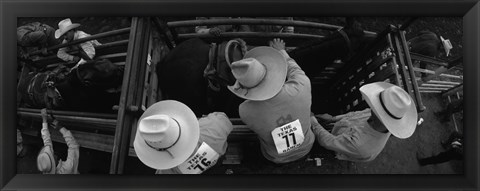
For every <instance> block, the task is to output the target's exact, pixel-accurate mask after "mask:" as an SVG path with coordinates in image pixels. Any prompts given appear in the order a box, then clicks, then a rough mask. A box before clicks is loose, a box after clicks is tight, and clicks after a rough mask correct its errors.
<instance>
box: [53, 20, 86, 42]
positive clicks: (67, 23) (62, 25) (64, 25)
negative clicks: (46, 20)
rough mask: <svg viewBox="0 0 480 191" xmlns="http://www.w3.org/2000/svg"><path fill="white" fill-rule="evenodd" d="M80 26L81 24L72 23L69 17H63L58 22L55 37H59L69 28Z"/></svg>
mask: <svg viewBox="0 0 480 191" xmlns="http://www.w3.org/2000/svg"><path fill="white" fill-rule="evenodd" d="M79 26H80V24H78V23H72V21H71V20H70V19H69V18H66V19H63V20H62V21H60V22H58V29H57V30H56V31H55V38H56V39H58V38H60V37H61V36H62V35H63V34H65V33H66V32H68V31H69V30H72V29H74V28H77V27H79Z"/></svg>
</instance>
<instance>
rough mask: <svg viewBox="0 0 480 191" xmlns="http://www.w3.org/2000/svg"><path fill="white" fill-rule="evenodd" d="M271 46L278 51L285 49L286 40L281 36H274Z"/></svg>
mask: <svg viewBox="0 0 480 191" xmlns="http://www.w3.org/2000/svg"><path fill="white" fill-rule="evenodd" d="M270 46H271V47H272V48H275V49H277V50H278V51H281V50H285V42H283V40H282V39H279V38H274V39H273V40H272V41H270Z"/></svg>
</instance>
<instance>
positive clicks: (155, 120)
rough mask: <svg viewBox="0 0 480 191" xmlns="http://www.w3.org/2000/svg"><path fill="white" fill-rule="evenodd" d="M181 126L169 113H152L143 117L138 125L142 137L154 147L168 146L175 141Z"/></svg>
mask: <svg viewBox="0 0 480 191" xmlns="http://www.w3.org/2000/svg"><path fill="white" fill-rule="evenodd" d="M179 130H180V126H179V125H178V123H177V122H176V121H175V120H174V119H173V118H171V117H170V116H168V115H152V116H149V117H145V118H143V119H142V120H141V121H140V123H139V126H138V131H139V133H140V135H141V136H142V138H143V139H144V140H145V141H146V142H147V143H148V144H149V145H151V146H152V147H155V148H166V147H169V146H171V145H173V144H174V143H175V141H176V140H177V138H178V136H180V135H179Z"/></svg>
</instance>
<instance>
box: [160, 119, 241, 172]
mask: <svg viewBox="0 0 480 191" xmlns="http://www.w3.org/2000/svg"><path fill="white" fill-rule="evenodd" d="M198 122H199V125H200V137H199V139H198V143H197V148H196V149H195V151H194V152H193V153H192V154H194V153H196V152H197V149H198V148H199V147H200V145H201V144H202V143H203V142H205V143H207V144H208V145H209V146H210V147H211V148H212V149H213V150H214V151H215V152H217V153H218V154H219V156H222V155H224V154H225V152H226V151H227V146H228V144H227V138H228V135H229V134H230V132H231V131H232V130H233V125H232V122H230V119H229V118H228V117H227V115H226V114H225V113H223V112H213V113H210V114H208V115H207V116H204V117H202V118H200V119H199V120H198ZM214 165H215V164H211V166H214ZM155 174H182V173H181V172H180V171H179V169H178V168H177V167H174V168H171V169H167V170H157V171H156V172H155Z"/></svg>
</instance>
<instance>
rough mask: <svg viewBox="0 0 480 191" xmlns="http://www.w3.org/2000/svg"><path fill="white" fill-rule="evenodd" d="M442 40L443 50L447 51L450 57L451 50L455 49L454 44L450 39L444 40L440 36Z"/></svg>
mask: <svg viewBox="0 0 480 191" xmlns="http://www.w3.org/2000/svg"><path fill="white" fill-rule="evenodd" d="M440 40H442V44H443V49H445V54H447V56H448V55H449V54H450V50H451V49H452V48H453V46H452V43H451V42H450V40H449V39H444V38H443V37H442V36H440Z"/></svg>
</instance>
